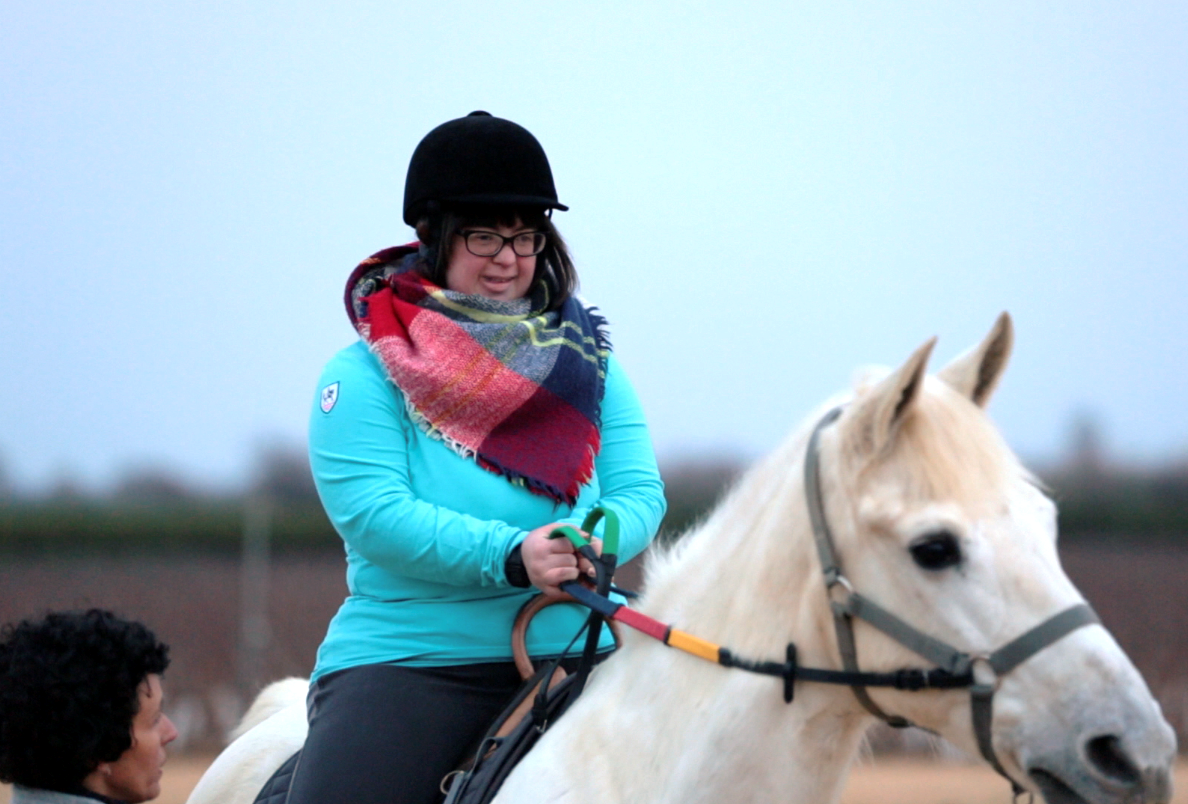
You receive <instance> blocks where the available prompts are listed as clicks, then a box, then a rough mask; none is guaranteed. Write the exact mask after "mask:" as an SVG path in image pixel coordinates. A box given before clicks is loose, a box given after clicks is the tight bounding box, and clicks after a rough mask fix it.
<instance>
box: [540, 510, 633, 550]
mask: <svg viewBox="0 0 1188 804" xmlns="http://www.w3.org/2000/svg"><path fill="white" fill-rule="evenodd" d="M603 519H605V520H606V525H605V527H603V529H602V553H603V555H618V554H619V515H618V514H616V513H615V512H614V511H612V510H610V509H609V508H604V507H603V506H601V505H599V506H596V507H595V508H593V509H592V510H591V511H590V513H589V514H588V515H587V516H586V519H585V521H583V522H582V530H583V531H585V532H586V533H593V532H594V527H595V526H596V525H597V524H598V522H599V521H600V520H603ZM549 538H550V539H569V542H570V544H572V545H573V548H574V549H575V550H581V549H582V548H583V547H585V546H587V545H588V544H589V542H588V541H586V539H585V538H584V537H583V536H582V534H581V533H580V532H579V531H578V529H577V528H575V527H573V526H572V525H562V526H561V527H559V528H554V529H553V532H552V533H550V534H549Z"/></svg>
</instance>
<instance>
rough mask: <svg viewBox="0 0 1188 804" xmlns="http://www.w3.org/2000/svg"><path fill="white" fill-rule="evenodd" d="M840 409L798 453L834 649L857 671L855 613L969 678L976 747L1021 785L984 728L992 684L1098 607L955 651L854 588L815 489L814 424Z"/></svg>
mask: <svg viewBox="0 0 1188 804" xmlns="http://www.w3.org/2000/svg"><path fill="white" fill-rule="evenodd" d="M841 413H842V408H841V407H836V408H834V409H833V410H831V411H829V412H828V413H826V414H825V416H824V417H822V418H821V420H820V421H819V422H818V423H817V425H816V427H814V428H813V433H812V436H811V437H810V438H809V444H808V450H807V454H806V456H805V464H804V485H805V497H806V499H807V502H808V511H809V519H810V521H811V522H812V526H813V538H814V539H815V541H816V543H817V555H818V556H819V558H820V560H821V569H822V571H823V572H824V576H825V590H826V594H828V596H829V605H830V608H831V610H832V611H833V624H834V629H835V631H836V633H837V645H838V652H839V653H840V654H841V659H842V665H843V666H844V668H845V670H846V671H847V672H850V673H858V672H860V671H859V669H858V651H857V647H856V645H855V642H854V624H853V621H854V618H858V619H860V620H863V621H865V622H867V623H868V624H870V625H871V626H873V627H874V628H876V629H878V630H879V631H882V632H883V633H884V634H886V635H887V636H889V637H891V638H892V639H894V640H895V641H896V642H898V643H899V644H901V645H903V646H904V647H905V648H907V649H908V650H910V651H912V652H913V653H917V654H919V655H920V656H923V657H924V658H925V659H928V660H929V661H931V662H933V663H935V664H936V665H937V667H938V668H940V669H941V670H944V671H946V672H948V673H950V674H952V675H953V676H957V677H964V678H968V679H969V683H968V686H969V691H970V699H971V706H972V719H973V730H974V735H975V736H976V737H977V741H978V748H979V749H980V750H981V752H982V756H983V757H985V758H986V761H987V762H989V763H990V765H991V766H993V768H994V769H995V770H996V771H998V772H999V773H1000V774H1001V775H1002V776H1003V777H1005V778H1006V779H1007V781H1009V782H1010V783H1011V785H1012V787H1013V788H1014V789H1015V792H1016V794H1018V793H1020V792H1022V787H1021V785H1020V784H1019V782H1018V781H1016V780H1015V779H1013V778H1012V777H1011V776H1010V774H1008V773H1007V772H1006V770H1005V769H1003V767H1002V764H1001V763H1000V762H999V761H998V757H997V756H996V755H995V753H994V743H993V735H992V733H991V724H992V720H993V716H994V693H995V692H996V691H997V690H998V686H999V683H1000V681H1001V679H1002V677H1003V676H1005V675H1006V674H1007V673H1009V672H1011V671H1012V670H1013V669H1015V668H1016V667H1018V666H1019V665H1020V664H1022V663H1023V662H1025V661H1027V660H1028V659H1029V658H1031V657H1032V656H1034V655H1035V654H1036V653H1039V652H1040V651H1041V650H1043V649H1044V648H1046V647H1047V646H1049V645H1051V644H1052V643H1054V642H1056V641H1057V640H1059V639H1060V638H1061V637H1063V636H1065V635H1067V634H1069V633H1071V632H1073V631H1075V630H1077V629H1078V628H1081V627H1083V626H1086V625H1094V624H1096V623H1098V622H1099V620H1098V619H1097V615H1096V614H1095V613H1094V612H1093V609H1092V608H1090V607H1089V605H1088V604H1087V603H1079V604H1077V605H1075V606H1072V607H1070V608H1067V609H1065V610H1064V611H1061V612H1059V613H1058V614H1055V615H1053V616H1051V617H1049V618H1048V619H1047V620H1044V621H1043V622H1041V623H1040V624H1039V625H1037V626H1035V627H1034V628H1032V629H1031V630H1029V631H1027V632H1025V633H1024V634H1022V635H1021V636H1018V637H1016V638H1015V639H1013V640H1011V641H1010V642H1008V643H1007V644H1006V645H1003V646H1002V647H1001V648H999V649H998V650H996V651H994V652H993V653H990V654H972V653H966V652H964V651H960V650H958V649H957V648H954V647H953V646H951V645H949V644H947V643H945V642H942V641H941V640H939V639H936V638H934V637H930V636H928V635H927V634H924V633H922V632H921V631H919V630H917V629H916V628H914V627H912V626H910V625H908V624H907V623H906V622H904V621H903V620H901V619H899V618H898V617H896V616H895V615H894V614H892V613H891V612H889V611H887V610H886V609H884V608H882V607H881V606H879V605H878V604H876V603H875V602H874V601H872V600H870V599H869V598H866V597H863V596H862V595H861V594H859V593H858V592H856V591H854V587H853V585H851V583H850V582H849V580H847V579H846V576H845V575H844V574H843V573H842V568H841V562H840V561H839V560H838V557H837V551H836V550H835V549H834V544H833V536H832V535H831V534H830V532H829V523H828V522H827V521H826V519H825V506H824V501H823V498H822V494H821V472H820V451H819V443H818V442H819V441H820V436H821V431H822V430H824V429H825V428H826V427H828V426H829V425H831V424H833V423H834V422H835V421H837V419H838V417H839V416H841ZM850 689H852V690H853V691H854V695H855V696H856V697H857V698H858V701H859V702H860V703H861V704H862V705H863V706H864V707H865V708H866V709H867V711H869V712H870V713H871V714H872V715H874V716H875V717H878V718H880V719H881V720H883V721H885V722H886V723H888V724H889V725H891V726H894V727H896V728H903V727H906V726H914V725H915V724H914V723H912V722H911V721H909V720H907V719H906V718H904V717H901V716H899V715H889V714H887V713H886V712H885V711H883V709H882V708H881V707H879V705H878V704H876V703H875V702H874V701H873V700H872V699H871V697H870V695H869V693H867V691H866V687H865V686H861V685H857V684H855V685H851V686H850Z"/></svg>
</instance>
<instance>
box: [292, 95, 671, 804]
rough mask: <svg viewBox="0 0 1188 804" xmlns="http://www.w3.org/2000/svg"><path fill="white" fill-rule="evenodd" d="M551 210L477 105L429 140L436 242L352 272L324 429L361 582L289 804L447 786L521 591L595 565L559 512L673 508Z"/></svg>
mask: <svg viewBox="0 0 1188 804" xmlns="http://www.w3.org/2000/svg"><path fill="white" fill-rule="evenodd" d="M555 209H560V210H565V209H566V207H565V206H564V205H563V204H561V203H560V202H559V201H558V198H557V193H556V190H555V188H554V184H553V177H552V173H551V170H550V167H549V163H548V160H547V158H546V156H545V153H544V150H543V149H542V148H541V146H540V144H539V142H537V140H536V138H535V137H533V136H532V134H530V133H529V132H528V131H527V130H525V129H524V128H522V127H521V126H519V125H517V124H515V123H512V122H511V121H508V120H503V119H500V118H497V117H493V116H491V115H489V114H487V113H486V112H474V113H472V114H470V115H468V116H466V117H463V118H459V119H456V120H451V121H449V122H447V123H444V124H442V125H441V126H438V127H437V128H435V129H434V130H433V131H431V132H429V134H428V135H426V136H425V138H424V139H423V140H422V141H421V143H420V144H419V145H418V146H417V148H416V150H415V152H414V153H413V156H412V160H411V162H410V164H409V169H408V176H407V181H406V184H405V193H404V220H405V222H406V223H408V224H409V225H410V226H413V227H414V228H415V229H416V232H417V236H418V238H419V240H418V242H414V243H410V244H408V245H405V246H398V247H395V248H389V249H386V250H384V251H380V252H378V253H377V254H375V255H373V256H371V257H370V258H368V259H366V260H364V261H363V262H362V263H361V264H360V265H359V266H358V267H357V268H356V269H355V270H354V272H353V273H352V274H351V276H350V279H349V281H348V283H347V288H346V306H347V313H348V315H349V316H350V319H351V322H352V324H353V325H354V326H355V328H356V329H357V331H358V333H359V336H360V339H359V341H357V342H356V343H355V344H353V345H351V346H348V347H347V348H345V349H343V350H342V351H341V352H339V353H338V354H337V355H336V356H335V357H334V358H333V359H332V360H331V361H330V362H329V364H328V365H327V366H326V368H325V370H324V371H323V373H322V377H321V381H320V383H319V385H318V388H319V392H318V394H317V397H316V399H315V401H314V406H313V410H312V415H311V420H310V430H309V444H310V461H311V465H312V469H313V474H314V479H315V481H316V483H317V488H318V493H319V494H320V496H321V499H322V503H323V505H324V506H325V509H326V512H327V514H328V516H329V518H330V520H331V522H332V523H333V524H334V527H335V529H336V530H337V531H338V533H339V535H340V536H341V537H342V539H343V542H344V544H345V548H346V559H347V585H348V587H349V590H350V596H349V597H348V598H347V599H346V601H345V602H344V603H343V604H342V607H341V608H340V609H339V611H338V613H337V614H336V615H335V617H334V618H333V620H332V621H331V623H330V627H329V630H328V633H327V634H326V638H325V640H324V641H323V642H322V645H321V648H320V649H319V651H318V657H317V664H316V667H315V668H314V672H313V677H312V684H311V687H310V693H309V698H308V716H309V734H308V738H307V739H306V742H305V747H304V749H303V751H302V754H301V758H300V761H299V762H298V763H297V766H296V770H295V773H294V776H293V779H292V783H291V789H290V794H289V799H288V801H289V804H312V803H313V802H318V804H324V802H327V801H351V802H353V803H354V804H367V802H377V803H378V802H384V803H385V804H390V803H391V802H410V803H414V802H415V803H416V804H425V802H430V801H434V800H435V799H437V798H438V797H439V796H440V793H439V785H440V784H441V781H442V778H443V776H445V775H446V774H447V773H448V772H449V771H450V770H452V769H453V768H455V767H457V766H458V764H459V763H460V762H461V761H462V760H463V759H464V757H465V755H466V753H467V751H468V749H473V748H474V747H475V745H476V743H477V742H478V740H479V739H481V737H482V735H483V732H484V730H485V729H486V728H487V726H488V725H489V724H490V722H491V721H492V720H493V719H494V717H495V716H496V715H497V714H498V713H499V712H500V711H501V710H502V709H503V708H504V706H505V705H506V704H507V703H508V701H509V700H510V699H511V698H512V696H513V695H514V693H515V692H516V690H517V688H518V687H519V685H520V676H519V674H518V673H517V671H516V669H515V666H514V664H513V662H512V657H511V649H510V647H509V631H510V628H511V624H512V620H513V618H514V616H515V613H516V611H517V610H518V609H519V608H520V606H521V605H522V604H523V603H524V602H525V601H526V600H527V599H528V598H529V597H531V596H532V595H533V594H535V593H536V592H537V591H541V592H544V593H545V594H546V595H550V596H554V597H556V596H558V595H560V591H559V588H558V587H559V585H560V584H561V583H563V582H565V581H569V580H573V579H574V578H576V577H577V576H578V574H579V570H583V571H587V572H588V571H590V570H591V569H592V568H591V567H589V562H587V561H586V560H585V559H580V560H579V557H578V556H577V555H576V554H575V553H574V551H573V547H572V546H571V545H570V544H569V543H568V542H567V541H566V540H564V539H549V538H548V536H549V534H550V533H551V532H552V531H553V530H554V528H556V527H557V526H558V525H561V524H569V525H574V526H577V525H578V523H580V522H582V521H583V518H584V517H585V515H586V514H587V513H588V512H589V511H590V510H591V509H593V508H594V507H595V506H602V507H604V508H606V509H609V510H612V511H613V512H614V513H615V514H617V516H618V520H619V523H620V556H621V558H622V559H623V560H627V559H630V558H631V557H632V556H634V555H636V554H637V553H639V552H640V551H642V550H643V549H644V547H646V546H647V544H648V543H649V541H650V540H651V539H652V537H653V536H654V534H655V533H656V530H657V528H658V527H659V524H660V520H661V518H662V517H663V515H664V510H665V502H664V496H663V485H662V483H661V481H660V476H659V473H658V471H657V468H656V461H655V457H654V454H653V451H652V446H651V441H650V438H649V435H648V430H647V426H646V424H645V421H644V416H643V411H642V410H641V408H640V404H639V401H638V399H637V398H636V396H635V393H634V391H633V390H632V388H631V385H630V383H629V382H628V381H627V378H626V376H625V374H624V372H623V369H622V367H621V366H620V365H619V363H618V362H617V361H616V359H615V357H614V355H613V354H612V353H611V348H610V343H609V341H608V339H607V334H606V322H605V321H604V320H603V318H602V317H601V315H599V314H598V313H597V312H595V310H594V308H592V307H589V306H588V305H586V304H585V303H583V302H581V301H579V300H578V299H577V297H576V296H574V291H575V289H576V287H577V272H576V270H575V268H574V265H573V262H572V260H571V259H570V256H569V253H568V251H567V249H566V246H565V243H564V241H563V240H562V239H561V236H560V234H559V233H558V232H557V229H556V227H555V226H554V225H553V223H552V220H551V213H552V210H555ZM590 535H591V536H593V535H595V534H590ZM583 621H584V618H583V616H582V615H581V614H580V613H579V612H577V611H575V610H573V607H567V606H558V607H553V608H551V609H549V610H547V611H545V612H544V613H543V614H541V615H540V616H539V617H538V618H537V621H536V622H535V623H534V625H533V628H532V632H531V634H530V635H529V650H530V652H531V653H532V654H533V655H534V656H543V657H548V656H565V655H574V656H576V652H575V651H574V650H573V649H572V648H571V647H570V643H571V640H572V638H573V637H574V635H575V634H576V633H577V632H578V631H579V630H580V628H581V626H582V623H583ZM611 648H612V643H611V642H610V639H609V636H607V637H606V638H605V639H604V641H603V643H602V645H601V649H602V650H603V651H604V652H605V651H609V650H610V649H611Z"/></svg>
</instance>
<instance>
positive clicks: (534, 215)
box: [417, 205, 578, 310]
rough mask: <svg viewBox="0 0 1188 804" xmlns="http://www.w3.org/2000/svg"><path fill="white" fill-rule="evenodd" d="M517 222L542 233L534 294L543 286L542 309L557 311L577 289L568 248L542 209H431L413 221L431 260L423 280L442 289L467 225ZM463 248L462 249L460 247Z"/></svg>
mask: <svg viewBox="0 0 1188 804" xmlns="http://www.w3.org/2000/svg"><path fill="white" fill-rule="evenodd" d="M517 219H518V220H519V221H520V223H521V224H523V225H524V226H529V227H531V228H533V229H536V230H538V231H541V232H544V233H545V247H544V251H542V252H541V253H540V254H539V255H537V258H536V276H535V277H533V280H532V287H531V290H530V291H529V292H530V293H531V292H534V291H535V290H536V289H537V288H538V287H540V286H541V285H544V287H545V288H546V290H547V292H548V304H547V305H546V309H548V310H557V309H559V308H560V307H561V305H562V304H564V303H565V300H566V299H568V298H569V297H570V296H572V295H573V294H574V293H575V292H576V291H577V287H578V276H577V268H575V267H574V265H573V259H572V258H570V256H569V249H568V248H567V247H566V245H565V240H564V239H563V238H562V237H561V233H560V232H558V231H557V227H555V226H554V225H553V221H552V219H551V218H550V217H549V214H548V212H547V211H546V210H544V209H542V208H540V207H526V208H519V207H509V206H496V207H492V206H477V205H454V206H451V207H448V208H446V209H440V208H439V209H433V210H431V211H430V213H429V214H428V215H426V216H425V217H423V218H421V219H420V220H419V221H417V237H418V238H420V241H421V242H422V243H424V244H425V245H426V246H428V247H429V250H430V253H431V254H432V255H433V256H432V257H431V261H430V264H429V265H428V269H427V270H426V271H425V278H426V279H428V280H429V281H430V282H432V283H433V284H435V285H438V286H440V287H443V288H444V287H446V270H447V269H448V268H449V266H450V257H451V256H452V255H453V253H454V248H455V247H456V246H457V243H456V241H455V239H454V235H456V234H458V233H459V232H460V231H462V230H463V229H466V228H468V227H471V226H484V227H495V226H514V225H515V223H516V221H517ZM462 248H465V246H462Z"/></svg>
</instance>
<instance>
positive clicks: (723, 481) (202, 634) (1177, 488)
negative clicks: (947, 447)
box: [0, 449, 1188, 755]
mask: <svg viewBox="0 0 1188 804" xmlns="http://www.w3.org/2000/svg"><path fill="white" fill-rule="evenodd" d="M738 469H739V466H738V464H736V463H732V462H729V461H721V462H716V463H715V462H706V463H698V464H678V465H669V466H665V467H664V469H663V474H664V476H665V478H666V482H667V495H668V498H669V502H670V510H669V514H668V517H667V518H666V519H665V524H664V528H663V532H662V537H661V538H664V539H668V538H675V537H676V534H679V533H680V532H681V531H683V530H684V529H685V528H686V527H688V525H689V524H690V523H692V522H694V521H695V520H696V519H697V518H698V517H699V516H701V515H702V514H703V512H704V511H705V510H706V509H707V508H708V507H709V506H710V505H711V504H712V503H713V501H714V500H715V499H716V498H717V497H718V495H719V494H720V493H721V491H722V489H723V488H724V487H725V486H726V485H727V484H728V483H729V482H730V480H731V479H732V478H733V477H734V476H735V474H736V473H737V471H738ZM1041 475H1042V476H1043V479H1044V480H1045V482H1046V483H1047V484H1048V485H1049V486H1050V488H1051V492H1052V494H1053V496H1054V497H1056V499H1057V500H1058V501H1059V502H1060V504H1061V528H1062V535H1061V542H1060V550H1061V556H1062V560H1063V562H1064V565H1065V567H1066V569H1067V571H1068V573H1069V575H1070V576H1071V577H1072V579H1073V581H1074V582H1075V583H1076V584H1077V585H1078V586H1079V587H1080V589H1081V590H1082V591H1083V592H1084V594H1085V596H1086V597H1087V598H1088V600H1089V601H1090V602H1091V603H1092V604H1093V606H1094V607H1095V608H1096V609H1097V611H1098V612H1099V614H1100V616H1101V618H1102V621H1103V622H1104V623H1105V625H1106V626H1107V627H1108V628H1109V629H1110V630H1111V631H1112V632H1113V633H1114V635H1115V636H1116V637H1117V639H1118V641H1119V642H1120V643H1121V645H1122V647H1123V649H1125V650H1126V651H1127V653H1128V654H1129V655H1130V656H1131V658H1132V659H1133V660H1134V662H1135V664H1136V665H1137V666H1138V668H1139V669H1140V671H1141V672H1142V673H1143V675H1144V677H1145V678H1146V680H1147V682H1148V684H1149V685H1150V686H1151V688H1152V690H1153V692H1154V694H1155V696H1156V697H1157V698H1158V699H1159V701H1160V702H1161V704H1162V706H1163V709H1164V712H1165V714H1166V716H1167V718H1168V720H1169V721H1171V723H1172V724H1173V725H1174V726H1175V728H1176V730H1177V734H1178V736H1179V741H1180V745H1181V746H1184V745H1186V744H1188V639H1185V637H1186V636H1188V583H1185V580H1186V579H1188V550H1185V549H1184V547H1183V541H1184V534H1188V524H1186V523H1185V517H1186V516H1188V502H1186V501H1188V480H1186V477H1188V475H1186V474H1185V473H1184V472H1180V471H1174V470H1173V471H1163V472H1134V471H1122V470H1118V469H1112V468H1110V467H1109V466H1108V465H1107V464H1106V463H1105V462H1104V461H1103V460H1101V458H1100V456H1098V455H1097V454H1096V453H1094V452H1093V451H1092V450H1084V449H1083V450H1081V451H1079V452H1078V451H1075V450H1074V451H1073V452H1072V453H1070V456H1069V458H1068V460H1066V461H1065V462H1063V463H1062V464H1060V465H1059V466H1053V467H1049V468H1047V469H1045V470H1042V471H1041ZM620 579H621V581H622V583H623V584H624V585H627V586H629V587H631V586H638V585H639V583H640V574H639V566H638V565H637V564H636V565H628V566H627V567H624V568H623V569H622V570H621V572H620ZM0 590H3V594H0V622H11V621H13V620H16V619H19V618H22V617H29V616H37V615H39V614H41V613H43V612H45V611H46V610H48V609H51V608H81V607H87V606H101V607H106V608H111V609H113V610H115V611H117V612H119V613H122V614H124V615H126V616H130V617H135V618H138V619H141V620H143V621H145V622H146V623H148V624H149V625H150V626H151V627H152V628H154V629H155V630H156V631H157V633H158V634H159V635H160V636H161V637H162V638H163V639H164V640H166V641H167V642H168V643H169V644H170V645H171V646H172V655H173V664H172V666H171V667H170V670H169V673H168V677H167V680H168V694H169V698H170V701H169V705H168V711H169V713H170V715H171V717H172V718H173V719H174V721H175V722H176V723H177V726H178V729H179V731H180V733H181V737H180V738H179V740H178V743H177V745H176V748H177V749H178V750H179V751H180V752H210V751H213V750H216V749H217V748H218V747H219V746H220V745H221V741H222V735H223V734H225V733H226V731H227V730H228V729H229V728H230V727H231V726H232V725H233V724H234V723H235V722H236V720H237V719H238V717H239V716H240V714H241V713H242V712H243V711H244V709H245V707H246V704H247V703H248V702H249V701H250V699H251V697H252V696H254V694H255V693H256V692H257V691H258V690H259V689H260V687H261V686H262V685H263V684H264V683H266V682H268V681H271V680H274V679H277V678H281V677H284V676H289V675H298V676H304V675H306V674H308V673H309V671H310V669H311V667H312V664H313V660H314V654H315V651H316V649H317V646H318V644H319V642H320V640H321V638H322V636H323V633H324V630H325V627H326V624H327V622H328V621H329V619H330V617H331V616H332V615H333V614H334V612H335V610H336V609H337V607H338V605H339V604H340V602H341V601H342V599H343V596H344V595H345V592H346V588H345V582H344V567H343V560H342V550H341V545H340V542H339V540H338V537H337V536H336V535H335V534H334V533H333V530H332V529H331V527H330V526H329V524H328V522H327V521H326V519H325V516H324V514H323V513H322V512H321V509H320V507H319V505H318V501H317V496H316V493H315V491H314V489H313V484H312V481H311V479H310V477H309V469H308V465H307V463H306V459H305V457H304V455H303V454H302V453H300V452H296V451H293V452H275V451H274V452H272V453H269V455H268V456H267V459H266V460H263V461H262V463H261V468H260V471H259V472H258V479H257V481H256V483H255V484H254V485H253V487H252V489H251V493H249V494H245V495H243V496H226V497H209V496H204V495H202V494H199V493H196V492H193V491H191V490H188V489H187V488H185V487H184V486H183V485H181V484H177V483H170V482H166V481H165V480H164V479H161V478H158V479H151V478H141V479H139V480H138V481H137V482H136V483H125V484H123V485H122V486H120V490H119V492H118V493H115V494H112V495H110V496H107V497H85V496H82V495H78V494H59V495H57V496H47V497H41V498H27V497H11V496H10V497H8V498H6V499H2V500H0ZM872 745H873V747H874V749H875V751H876V752H877V753H879V754H880V755H882V754H887V753H898V754H903V753H909V754H910V753H913V752H920V751H924V752H928V751H931V750H933V749H932V747H931V746H930V744H928V743H927V742H926V741H922V740H921V739H920V738H919V737H917V736H913V735H912V734H910V733H909V734H905V735H901V734H893V733H891V732H890V731H887V732H882V731H876V732H874V733H873V736H872Z"/></svg>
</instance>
